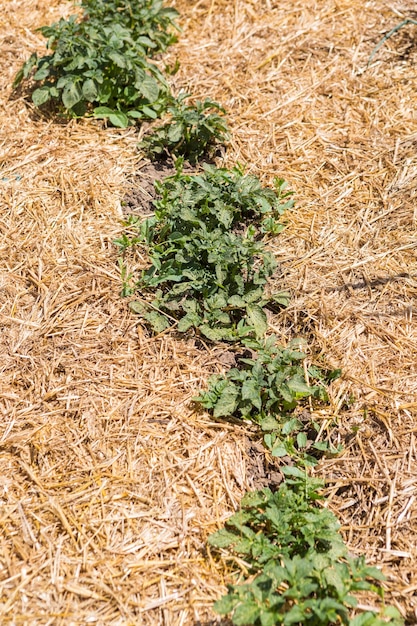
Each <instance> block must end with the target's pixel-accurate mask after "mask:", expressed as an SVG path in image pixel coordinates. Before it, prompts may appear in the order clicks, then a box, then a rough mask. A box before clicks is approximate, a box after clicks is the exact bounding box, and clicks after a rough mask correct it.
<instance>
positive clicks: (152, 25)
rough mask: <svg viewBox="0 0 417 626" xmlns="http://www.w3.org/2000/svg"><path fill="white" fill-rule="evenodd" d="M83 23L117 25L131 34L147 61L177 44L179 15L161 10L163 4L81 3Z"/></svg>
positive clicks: (148, 0) (136, 0) (146, 0)
mask: <svg viewBox="0 0 417 626" xmlns="http://www.w3.org/2000/svg"><path fill="white" fill-rule="evenodd" d="M81 6H82V8H83V11H84V15H85V19H88V20H90V22H95V23H101V24H103V25H104V26H110V27H114V25H115V24H120V26H123V28H126V29H127V30H129V32H130V33H131V36H132V39H134V40H135V41H136V42H137V43H139V44H140V45H141V46H142V48H143V49H144V52H145V54H146V55H147V56H148V57H152V56H155V55H156V54H158V53H160V52H165V50H166V49H167V48H168V47H169V46H170V45H172V44H173V43H175V42H176V41H177V37H176V34H175V31H178V30H179V27H178V25H177V24H176V19H177V17H178V11H177V10H176V9H174V8H173V7H164V6H163V0H81Z"/></svg>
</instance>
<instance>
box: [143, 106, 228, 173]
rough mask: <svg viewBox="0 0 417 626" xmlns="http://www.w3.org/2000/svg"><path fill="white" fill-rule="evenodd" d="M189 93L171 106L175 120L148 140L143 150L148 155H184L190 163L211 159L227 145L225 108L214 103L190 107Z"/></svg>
mask: <svg viewBox="0 0 417 626" xmlns="http://www.w3.org/2000/svg"><path fill="white" fill-rule="evenodd" d="M188 97H189V96H188V95H187V94H180V96H179V97H178V98H177V100H176V101H175V102H173V104H172V105H171V106H170V107H168V113H169V114H170V115H171V119H170V120H169V121H168V122H166V123H165V124H163V125H162V126H159V127H157V128H155V129H152V132H151V134H149V135H148V136H147V137H145V138H144V140H143V141H142V142H141V143H140V144H139V147H140V148H142V149H144V151H145V152H146V154H147V156H148V157H150V158H151V159H156V158H158V157H161V156H169V155H171V156H175V157H178V156H183V157H184V158H186V159H187V160H188V161H190V163H196V162H197V161H198V160H200V159H201V158H202V157H210V156H211V155H212V154H213V152H214V151H215V149H216V147H217V146H219V145H222V144H224V143H225V142H226V141H227V140H228V137H229V132H228V127H227V122H226V120H225V118H224V117H223V115H220V113H223V114H224V113H225V110H224V109H223V107H221V106H220V104H218V103H217V102H214V101H213V100H210V99H208V98H207V99H206V100H204V102H199V101H197V102H195V103H194V104H186V102H185V101H186V99H187V98H188Z"/></svg>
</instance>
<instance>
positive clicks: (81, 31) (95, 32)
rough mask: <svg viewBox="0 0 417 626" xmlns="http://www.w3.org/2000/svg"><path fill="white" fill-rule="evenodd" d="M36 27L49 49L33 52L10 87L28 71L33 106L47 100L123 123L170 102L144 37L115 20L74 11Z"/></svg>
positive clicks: (70, 110)
mask: <svg viewBox="0 0 417 626" xmlns="http://www.w3.org/2000/svg"><path fill="white" fill-rule="evenodd" d="M39 30H40V32H41V33H42V34H43V35H44V37H46V38H47V39H48V43H47V47H48V48H49V49H50V50H51V51H52V52H51V54H48V55H46V56H43V57H38V55H37V54H36V53H35V54H32V56H31V57H30V58H29V59H28V61H26V63H25V64H24V65H23V67H22V68H21V70H20V71H19V72H18V74H17V75H16V78H15V81H14V87H16V86H17V85H19V83H20V82H21V81H22V80H23V79H27V78H29V77H30V78H31V79H32V80H33V81H34V82H35V83H38V84H39V87H37V88H36V89H35V90H34V91H33V94H32V100H33V102H34V104H35V105H36V106H38V107H39V106H42V105H43V104H45V103H47V102H50V101H51V102H54V103H55V104H57V105H58V106H59V107H60V108H61V109H62V110H63V111H64V112H65V113H66V114H68V115H70V116H82V115H85V114H86V113H93V114H94V116H95V117H101V118H108V119H109V120H110V122H111V123H112V124H113V125H114V126H120V127H125V126H127V125H128V124H129V123H130V122H132V121H133V120H137V119H140V120H141V119H156V118H157V117H160V116H161V115H162V114H163V113H164V112H165V111H166V109H167V107H168V105H169V104H170V103H171V102H172V97H171V95H170V89H169V86H168V84H167V82H166V80H165V78H164V76H163V75H162V73H161V72H160V70H159V69H158V68H157V66H156V65H154V64H153V63H151V62H150V61H149V60H148V59H147V57H146V54H147V51H148V48H149V43H148V42H147V40H146V37H145V41H144V39H143V38H141V37H135V36H134V33H133V32H132V31H131V30H130V29H129V28H128V27H126V26H125V25H123V24H121V23H119V21H117V20H116V21H115V22H114V24H111V23H108V22H104V23H101V21H100V19H99V18H98V17H95V18H94V19H93V18H92V17H91V18H90V19H80V18H78V17H77V16H74V15H73V16H71V17H70V18H69V19H67V20H64V19H61V20H60V21H59V22H57V23H55V24H52V25H51V26H44V27H42V28H40V29H39ZM149 41H150V40H149Z"/></svg>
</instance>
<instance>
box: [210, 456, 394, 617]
mask: <svg viewBox="0 0 417 626" xmlns="http://www.w3.org/2000/svg"><path fill="white" fill-rule="evenodd" d="M283 473H284V475H285V478H286V480H285V481H284V482H283V483H282V484H281V485H280V487H279V489H278V490H277V491H276V492H275V493H273V492H272V491H271V490H270V489H263V490H262V491H255V492H250V493H247V494H246V495H245V496H244V498H243V500H242V502H241V510H240V511H238V512H237V513H236V514H235V515H233V516H232V517H231V518H230V519H228V520H227V522H226V528H223V529H220V530H219V531H217V532H216V533H214V534H213V535H211V536H210V537H209V540H208V541H209V544H210V545H211V546H213V547H214V548H216V549H218V550H222V551H223V553H224V551H227V552H228V553H232V554H235V555H238V556H239V557H241V558H243V559H244V562H245V566H246V568H247V573H246V574H245V575H244V576H245V578H244V580H243V581H242V580H240V581H239V582H238V583H237V584H235V585H230V586H229V591H228V594H227V595H225V596H224V597H223V598H221V599H220V600H218V601H217V602H216V604H215V605H214V609H215V611H216V612H217V613H219V614H220V615H231V618H232V622H233V624H235V625H236V626H249V625H251V624H253V625H254V626H276V625H278V624H283V625H284V626H292V625H296V626H329V625H330V624H334V625H336V624H344V625H346V626H347V625H349V626H384V625H386V624H391V626H401V625H402V624H403V620H402V619H401V616H400V614H399V612H398V611H397V610H396V609H394V608H393V607H384V608H383V609H382V610H381V611H380V613H377V611H375V612H373V611H366V612H363V613H360V612H357V614H356V616H354V617H350V616H349V614H350V613H351V612H352V610H354V609H355V607H357V604H358V601H357V599H356V597H355V595H354V594H355V593H356V592H363V591H367V592H374V593H376V594H378V595H379V596H382V589H381V588H380V587H379V586H378V584H377V583H378V582H379V581H382V580H384V576H383V575H382V573H381V572H380V570H379V569H377V568H375V567H369V566H367V565H366V564H365V562H364V559H363V558H354V557H351V556H349V554H348V550H347V547H346V546H345V544H344V543H343V541H342V538H341V536H340V534H339V523H338V521H337V519H336V517H335V516H334V515H333V513H331V511H329V510H328V509H326V508H324V507H323V505H318V501H319V500H322V496H321V495H320V489H321V488H322V487H323V484H322V483H321V482H320V481H318V480H315V479H312V478H309V477H308V476H307V474H305V473H304V472H303V471H301V470H300V469H298V468H297V467H287V468H283Z"/></svg>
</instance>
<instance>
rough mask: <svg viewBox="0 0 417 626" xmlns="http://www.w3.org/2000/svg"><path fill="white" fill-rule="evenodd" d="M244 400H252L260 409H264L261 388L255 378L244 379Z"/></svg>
mask: <svg viewBox="0 0 417 626" xmlns="http://www.w3.org/2000/svg"><path fill="white" fill-rule="evenodd" d="M242 400H250V402H251V403H252V404H253V406H254V407H256V408H257V409H258V410H259V411H260V410H261V409H262V398H261V389H260V387H259V384H258V382H257V381H256V380H254V379H253V378H249V379H247V380H245V381H244V383H243V385H242Z"/></svg>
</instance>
